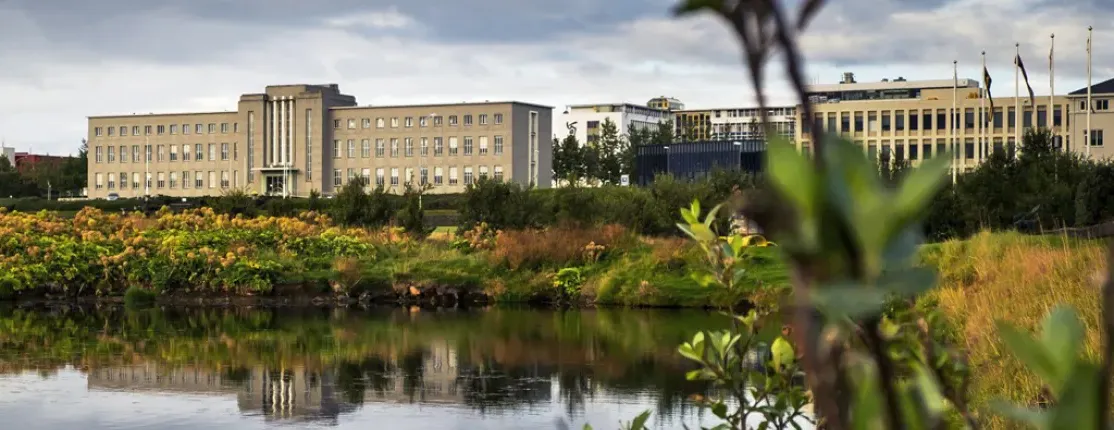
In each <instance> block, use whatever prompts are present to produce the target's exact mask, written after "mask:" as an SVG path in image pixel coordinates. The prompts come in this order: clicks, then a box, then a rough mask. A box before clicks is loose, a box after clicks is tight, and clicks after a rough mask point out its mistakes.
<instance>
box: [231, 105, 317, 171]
mask: <svg viewBox="0 0 1114 430" xmlns="http://www.w3.org/2000/svg"><path fill="white" fill-rule="evenodd" d="M254 118H255V117H254V116H251V115H250V113H249V116H248V122H249V124H248V129H249V130H248V133H249V135H250V134H251V129H254V128H255V126H254V122H255V120H254ZM302 128H304V129H305V130H306V181H312V180H313V109H306V123H305V126H304V127H302ZM249 139H250V137H249ZM249 146H251V145H249ZM252 152H254V151H252V150H251V148H250V147H249V148H248V168H247V173H248V178H247V179H248V180H247V182H248V183H249V184H250V183H251V182H252V178H253V176H254V173H252V171H251V166H252V164H253V163H252V158H253V157H254V155H253V154H252Z"/></svg>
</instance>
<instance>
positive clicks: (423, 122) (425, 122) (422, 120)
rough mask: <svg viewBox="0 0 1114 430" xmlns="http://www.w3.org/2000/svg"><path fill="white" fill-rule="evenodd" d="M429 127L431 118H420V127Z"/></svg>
mask: <svg viewBox="0 0 1114 430" xmlns="http://www.w3.org/2000/svg"><path fill="white" fill-rule="evenodd" d="M427 125H429V117H427V116H421V117H418V126H419V127H425V126H427Z"/></svg>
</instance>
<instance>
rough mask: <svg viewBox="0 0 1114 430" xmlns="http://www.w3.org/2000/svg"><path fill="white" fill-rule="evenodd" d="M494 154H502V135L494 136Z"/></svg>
mask: <svg viewBox="0 0 1114 430" xmlns="http://www.w3.org/2000/svg"><path fill="white" fill-rule="evenodd" d="M495 155H503V136H495Z"/></svg>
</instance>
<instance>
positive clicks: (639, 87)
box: [0, 0, 1114, 153]
mask: <svg viewBox="0 0 1114 430" xmlns="http://www.w3.org/2000/svg"><path fill="white" fill-rule="evenodd" d="M677 1H679V0H607V1H603V0H564V1H551V0H456V1H448V0H406V1H402V0H318V1H304V0H96V1H93V0H0V138H3V139H4V140H5V141H6V143H7V145H8V146H15V147H17V148H18V149H19V150H27V149H28V148H33V149H34V151H35V152H50V153H68V152H73V151H75V148H76V146H77V145H79V143H80V140H81V138H82V137H84V135H85V132H86V119H85V117H86V116H88V115H106V114H121V113H124V114H126V113H133V112H135V113H145V112H179V111H194V110H226V109H234V108H235V103H236V100H237V98H238V97H239V95H240V94H242V93H247V92H258V91H261V90H262V88H263V87H264V86H266V85H268V84H283V83H327V82H335V83H339V84H340V85H341V89H342V90H343V91H345V92H347V93H349V94H353V95H355V96H356V97H357V101H358V102H359V103H360V104H379V105H382V104H395V103H426V102H457V101H482V100H505V99H514V100H522V101H529V102H535V103H542V104H548V105H551V106H557V107H562V106H565V105H569V104H578V103H595V102H621V101H627V102H633V103H645V102H646V100H648V99H649V98H651V97H654V96H658V95H668V96H673V97H677V98H680V99H681V100H682V101H684V102H685V103H686V104H687V105H688V106H690V107H713V106H717V107H722V106H748V105H753V103H754V94H753V92H752V91H751V90H750V86H749V83H748V82H747V81H746V80H745V74H744V72H743V69H742V68H741V66H740V64H741V63H740V61H741V60H740V58H741V57H740V54H739V47H738V44H737V42H736V41H735V39H734V35H733V34H732V33H730V32H729V31H728V28H727V27H726V26H725V25H724V24H723V23H722V22H720V21H718V20H716V19H714V18H713V17H711V16H696V17H691V18H685V19H676V18H673V17H671V16H670V8H671V7H672V6H673V4H675V3H676V2H677ZM828 3H829V4H828V5H827V6H826V7H825V8H824V10H823V11H822V12H821V14H820V16H819V17H818V18H817V19H816V20H815V21H814V23H813V25H812V26H811V27H810V28H809V29H808V31H807V33H806V34H805V36H804V38H803V40H802V44H803V46H804V48H805V52H806V57H807V59H808V75H809V79H810V80H811V81H814V82H821V83H832V82H837V81H838V79H839V77H840V73H841V72H843V71H853V72H855V73H856V76H857V78H858V80H859V81H872V80H880V79H882V78H887V77H889V78H895V77H898V76H903V77H905V78H907V79H947V78H950V77H951V73H952V71H951V68H952V60H958V61H959V64H960V77H961V78H962V77H969V78H978V77H979V65H980V61H981V60H980V52H981V51H983V50H985V51H987V61H988V63H989V65H990V69H991V74H992V75H993V76H994V77H995V84H996V85H995V89H997V91H996V92H995V93H996V94H999V95H1003V96H1006V95H1012V93H1013V90H1012V86H1013V85H1012V82H1010V81H1011V80H1012V76H1013V70H1012V56H1013V50H1014V43H1015V42H1017V43H1021V50H1022V51H1021V53H1022V58H1023V59H1024V60H1025V62H1026V65H1027V66H1028V68H1029V72H1030V79H1031V81H1032V84H1033V87H1034V90H1035V91H1036V92H1037V93H1038V94H1042V93H1043V94H1047V93H1048V64H1047V61H1048V60H1047V57H1048V48H1049V35H1050V34H1052V33H1055V34H1056V47H1057V49H1056V58H1057V60H1056V61H1057V63H1056V64H1057V67H1056V86H1057V92H1059V93H1064V92H1067V91H1071V90H1075V89H1077V88H1080V87H1081V86H1083V85H1084V84H1085V82H1086V69H1085V59H1086V53H1085V46H1086V37H1087V31H1086V28H1087V26H1088V25H1094V26H1095V27H1096V28H1095V33H1094V40H1095V46H1096V49H1095V57H1094V79H1095V82H1099V81H1101V80H1104V79H1106V78H1110V77H1114V50H1111V49H1103V48H1102V47H1103V46H1111V45H1110V42H1109V41H1112V40H1114V28H1111V27H1109V25H1108V23H1110V22H1114V2H1112V1H1109V0H1072V1H1067V2H1065V1H1055V0H954V1H952V0H829V2H828ZM771 76H772V79H774V83H773V84H772V86H771V87H770V88H769V95H770V97H771V99H772V101H774V102H782V103H786V102H788V101H789V100H790V97H789V94H788V92H787V86H786V85H785V84H784V80H783V79H782V73H780V69H775V70H771Z"/></svg>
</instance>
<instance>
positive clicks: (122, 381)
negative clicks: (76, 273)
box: [88, 342, 556, 424]
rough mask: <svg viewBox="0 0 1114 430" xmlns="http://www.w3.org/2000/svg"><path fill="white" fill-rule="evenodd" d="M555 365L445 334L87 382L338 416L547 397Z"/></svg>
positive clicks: (269, 411)
mask: <svg viewBox="0 0 1114 430" xmlns="http://www.w3.org/2000/svg"><path fill="white" fill-rule="evenodd" d="M555 371H556V369H555V368H551V367H549V366H541V365H533V366H521V367H513V368H504V367H503V366H501V365H499V364H497V363H494V362H493V361H492V360H487V359H483V360H481V362H478V363H470V362H469V360H468V359H466V358H462V357H461V356H459V355H458V354H457V351H456V349H455V348H453V347H451V346H450V345H448V343H446V342H432V343H431V344H429V345H427V347H426V348H423V349H420V350H415V351H412V352H410V353H406V354H402V355H401V357H398V358H397V359H385V358H383V357H368V358H365V359H364V360H362V361H360V362H357V363H351V362H345V363H341V364H338V365H336V366H333V367H330V368H327V369H309V368H306V367H302V366H294V367H291V368H285V369H282V368H268V367H265V366H255V367H251V368H238V369H237V368H231V369H225V370H223V371H214V370H210V369H205V368H200V367H190V366H182V367H166V366H160V365H157V364H154V363H146V364H140V365H135V366H121V367H104V368H94V369H91V370H90V371H89V372H88V388H89V389H90V390H114V391H152V392H163V393H183V394H203V395H233V394H234V395H236V397H237V404H238V406H239V409H240V411H241V412H242V413H244V414H248V415H259V416H262V417H264V419H265V420H267V421H271V420H284V421H286V420H290V421H306V420H308V421H314V422H315V423H319V424H329V423H333V424H335V423H336V420H337V418H338V416H339V415H340V414H342V413H348V412H352V411H354V410H356V409H357V408H358V407H359V406H360V405H361V404H363V403H366V402H386V403H433V404H453V405H465V406H469V407H471V408H473V409H477V410H478V411H479V412H481V413H483V412H487V411H497V410H504V409H508V408H516V407H520V406H523V405H530V404H535V403H539V402H548V401H550V400H551V397H552V394H551V388H552V385H553V380H552V378H551V376H552V375H553V374H554V373H555Z"/></svg>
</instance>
